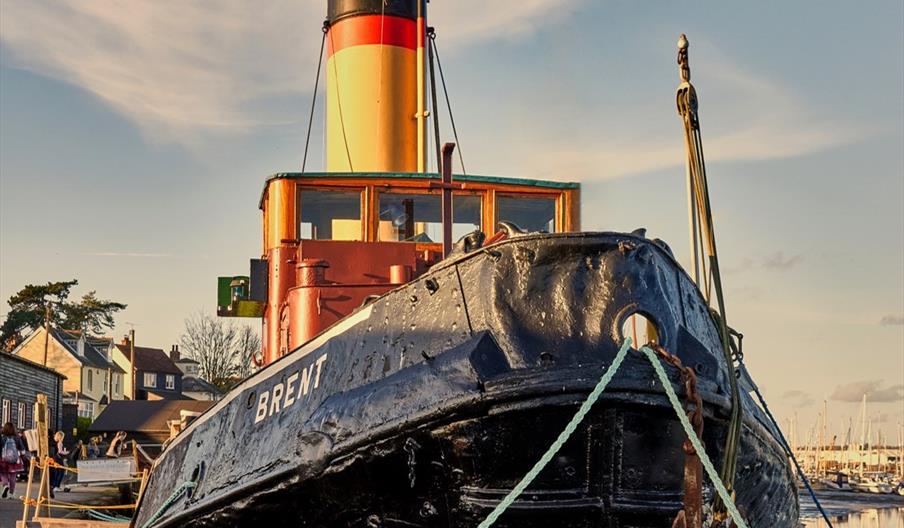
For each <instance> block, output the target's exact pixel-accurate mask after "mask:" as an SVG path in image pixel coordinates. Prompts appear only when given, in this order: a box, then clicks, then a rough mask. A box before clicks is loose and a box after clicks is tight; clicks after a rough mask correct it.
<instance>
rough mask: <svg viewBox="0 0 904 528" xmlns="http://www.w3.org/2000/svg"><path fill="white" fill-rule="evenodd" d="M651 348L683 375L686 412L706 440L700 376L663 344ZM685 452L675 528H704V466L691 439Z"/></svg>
mask: <svg viewBox="0 0 904 528" xmlns="http://www.w3.org/2000/svg"><path fill="white" fill-rule="evenodd" d="M647 346H649V347H650V348H651V349H653V350H654V351H655V352H656V354H657V355H658V356H659V357H660V358H661V359H662V360H663V361H664V362H666V363H668V364H669V365H672V366H673V367H675V368H676V369H677V370H678V372H680V373H681V381H682V383H683V384H684V393H685V395H686V397H687V401H686V402H685V404H684V409H685V411H686V412H687V418H688V420H690V422H691V425H692V426H693V427H694V432H695V433H696V435H697V438H699V439H700V440H701V441H702V440H703V399H702V398H701V397H700V393H699V392H697V373H696V372H694V369H692V368H691V367H686V366H684V365H683V364H682V363H681V359H679V358H678V356H675V355H673V354H670V353H669V352H668V350H666V349H665V347H663V346H662V345H660V344H658V343H650V344H648V345H647ZM682 449H683V450H684V508H683V509H682V510H681V511H679V512H678V514H677V515H676V516H675V520H674V521H672V528H702V526H703V465H702V463H701V462H700V455H698V454H697V450H696V449H694V445H693V443H691V441H690V439H686V440H685V441H684V443H683V444H682Z"/></svg>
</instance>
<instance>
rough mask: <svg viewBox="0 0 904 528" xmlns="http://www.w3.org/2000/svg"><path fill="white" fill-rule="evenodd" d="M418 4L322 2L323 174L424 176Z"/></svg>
mask: <svg viewBox="0 0 904 528" xmlns="http://www.w3.org/2000/svg"><path fill="white" fill-rule="evenodd" d="M424 5H425V2H424V0H329V1H328V9H327V26H328V30H327V35H326V46H327V64H326V79H327V83H326V101H327V102H326V170H327V171H329V172H419V171H423V170H424V160H425V157H424V138H425V137H426V135H425V131H426V126H425V120H426V116H425V115H424V108H425V107H424V89H423V87H424V73H423V72H424V68H423V64H424V62H423V57H424V38H425V29H424V28H425V26H424V11H425V10H424Z"/></svg>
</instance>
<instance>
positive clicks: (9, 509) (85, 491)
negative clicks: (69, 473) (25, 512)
mask: <svg viewBox="0 0 904 528" xmlns="http://www.w3.org/2000/svg"><path fill="white" fill-rule="evenodd" d="M37 493H38V484H37V483H33V484H32V485H31V496H32V497H34V496H36V495H37ZM24 494H25V482H19V483H18V484H17V485H16V496H15V498H7V499H0V528H15V526H16V521H21V520H22V495H24ZM56 499H57V500H60V501H64V502H71V503H74V504H91V505H104V504H117V503H119V490H118V489H117V488H116V487H95V486H92V487H87V486H71V487H70V491H69V493H66V492H63V491H58V492H56ZM31 512H32V515H34V513H33V512H34V509H33V508H32V509H31ZM123 514H125V515H128V514H127V513H126V512H123ZM51 517H65V518H76V519H81V518H85V516H84V514H82V513H80V512H78V511H74V510H63V509H55V510H52V511H51Z"/></svg>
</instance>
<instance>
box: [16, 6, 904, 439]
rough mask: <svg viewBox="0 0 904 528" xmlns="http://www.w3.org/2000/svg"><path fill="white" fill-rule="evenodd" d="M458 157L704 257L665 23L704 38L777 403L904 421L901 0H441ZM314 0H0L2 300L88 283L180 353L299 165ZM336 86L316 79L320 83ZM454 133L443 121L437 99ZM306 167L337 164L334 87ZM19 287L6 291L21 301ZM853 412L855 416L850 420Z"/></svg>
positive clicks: (762, 372)
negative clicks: (332, 158) (543, 182)
mask: <svg viewBox="0 0 904 528" xmlns="http://www.w3.org/2000/svg"><path fill="white" fill-rule="evenodd" d="M429 9H430V11H429V23H430V25H434V26H436V31H437V45H438V49H439V52H440V57H441V58H442V61H443V69H444V72H445V74H446V80H447V82H448V88H449V92H450V98H451V103H452V107H453V112H454V115H455V121H456V125H457V126H458V132H459V136H460V140H461V141H460V145H459V148H460V149H461V150H462V153H463V155H464V159H465V163H466V165H467V167H468V169H469V172H472V173H479V174H489V175H506V176H518V177H527V178H544V179H553V180H567V181H579V182H580V183H581V185H582V201H583V204H582V205H583V210H582V224H583V229H585V230H622V231H630V230H633V229H635V228H637V227H646V228H647V229H648V235H649V236H651V237H658V238H662V239H664V240H666V241H667V242H669V243H670V245H671V246H672V248H673V249H674V250H675V252H676V254H677V256H678V257H679V259H681V260H682V261H683V262H685V263H687V254H688V249H687V247H688V242H687V230H686V222H687V213H686V209H685V207H686V201H685V200H686V198H685V187H684V167H683V163H684V154H683V148H684V147H683V139H682V131H681V123H680V121H679V119H678V117H677V114H676V111H675V100H674V97H675V96H674V90H675V88H676V86H677V84H678V71H677V66H676V64H675V51H676V41H677V38H678V36H679V35H680V34H681V33H686V34H687V35H688V38H689V40H690V42H691V48H690V65H691V72H692V80H693V82H694V84H695V86H696V87H697V91H698V95H699V97H700V104H701V110H700V116H701V122H702V132H703V141H704V148H705V152H706V159H707V168H708V175H709V180H710V192H711V195H712V201H713V207H714V212H715V221H716V235H717V238H718V244H719V252H720V259H721V263H722V268H723V270H724V272H723V273H724V277H723V283H724V284H725V286H726V290H727V312H728V314H727V315H728V320H729V322H730V324H731V325H732V326H734V327H735V328H737V329H739V330H740V331H741V332H743V333H744V335H745V340H744V344H745V351H746V358H747V359H746V361H747V364H748V366H749V368H750V370H751V372H752V374H753V376H754V377H755V379H756V380H757V381H758V383H759V385H760V386H761V388H762V389H763V391H764V393H765V394H766V397H767V399H768V400H769V402H770V406H771V407H772V408H773V410H774V411H775V412H776V414H777V415H778V417H779V419H780V421H781V422H782V424H783V425H784V426H787V424H788V420H790V419H791V418H792V417H794V416H796V417H797V422H796V424H797V425H796V430H797V437H798V439H800V440H801V441H805V440H806V436H807V434H808V432H812V431H813V427H814V425H815V423H816V416H817V413H818V412H819V410H820V409H821V408H822V405H823V401H826V402H827V406H828V409H829V416H828V425H829V429H830V434H832V433H835V434H840V435H844V434H845V431H846V430H847V428H848V422H849V420H853V422H854V423H857V422H858V420H859V418H858V416H857V413H858V412H859V411H858V409H859V401H860V399H861V397H862V395H863V394H864V393H868V394H869V399H870V402H871V403H870V406H869V411H868V413H869V416H870V417H871V419H872V420H873V423H874V426H873V429H874V431H875V430H876V429H877V428H881V429H882V430H883V432H884V434H885V436H886V438H888V439H889V442H891V443H896V442H897V435H898V431H899V424H901V423H904V95H902V94H904V37H902V35H904V7H902V3H901V2H900V1H899V0H894V1H886V0H877V1H871V2H858V3H853V2H841V1H820V2H816V1H806V2H779V1H771V0H770V1H764V2H756V3H745V4H737V3H723V2H714V1H710V2H695V3H690V2H670V3H665V2H661V3H652V2H630V1H625V0H621V1H590V0H520V1H515V0H493V1H492V2H484V1H478V0H457V1H454V2H453V1H441V0H434V1H433V2H432V3H431V4H430V8H429ZM325 11H326V7H325V2H324V1H295V2H287V1H272V2H245V1H240V0H221V1H219V2H216V3H208V2H182V1H169V0H155V1H139V0H135V1H129V2H125V1H103V0H97V1H94V2H50V1H40V0H35V1H25V0H22V1H16V0H3V1H2V2H0V298H2V299H3V300H4V301H5V300H6V299H8V298H9V297H10V295H12V294H13V293H14V292H15V291H17V290H18V289H20V288H21V287H22V286H24V285H25V284H28V283H43V282H46V281H56V280H67V279H71V278H77V279H79V281H80V286H79V288H78V289H77V290H76V291H75V293H76V294H77V295H80V294H81V293H84V292H86V291H89V290H96V291H97V294H98V296H99V297H101V298H108V299H114V300H117V301H121V302H125V303H127V304H128V308H127V309H126V310H125V311H124V312H122V313H121V314H120V315H118V316H117V318H116V323H117V326H116V329H115V330H114V331H112V332H111V335H114V336H120V335H122V334H124V333H126V332H127V331H128V329H129V328H131V327H133V328H134V329H135V331H136V335H137V338H136V340H137V341H140V342H143V344H145V345H153V346H157V347H160V348H164V349H168V348H169V346H170V345H171V344H173V343H177V342H178V339H179V336H180V334H181V333H182V331H183V328H184V320H185V318H186V317H188V316H189V315H191V314H192V313H196V312H198V311H199V310H204V311H208V312H213V310H214V309H215V293H216V292H215V286H216V282H215V278H216V277H217V276H218V275H233V274H240V273H245V272H246V270H247V267H248V259H249V258H252V257H256V256H257V253H258V252H259V251H260V249H259V248H260V238H259V237H260V226H259V224H260V218H259V211H258V210H257V199H258V197H259V195H260V191H261V189H262V184H263V180H264V178H265V177H266V176H267V175H269V174H272V173H274V172H280V171H291V170H298V169H299V168H300V165H301V158H302V149H303V145H304V136H305V131H306V126H307V120H308V111H309V107H310V101H311V94H312V90H313V84H314V73H315V68H316V65H317V58H318V57H317V54H318V50H319V46H320V39H321V32H320V26H321V21H322V19H323V16H324V14H325ZM320 101H321V102H322V101H323V99H322V93H321V99H320ZM445 123H446V125H445V126H444V130H443V137H444V138H450V139H451V131H450V130H449V129H448V125H447V123H448V119H445ZM312 138H313V139H312V142H311V143H312V144H311V153H310V155H309V161H308V167H309V170H318V169H320V168H322V165H323V161H322V160H323V127H322V105H321V104H319V103H318V107H317V110H316V114H315V117H314V128H313V130H312ZM7 308H8V307H7V306H6V305H5V304H3V306H2V307H0V313H2V314H5V313H6V311H7ZM854 429H855V431H854V435H855V436H857V435H859V428H857V427H856V426H855V428H854Z"/></svg>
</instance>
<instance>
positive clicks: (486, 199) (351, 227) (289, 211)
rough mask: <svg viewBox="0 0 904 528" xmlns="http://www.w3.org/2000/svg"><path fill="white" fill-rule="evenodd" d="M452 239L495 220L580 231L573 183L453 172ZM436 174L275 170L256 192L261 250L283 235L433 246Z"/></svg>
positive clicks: (489, 228) (488, 229)
mask: <svg viewBox="0 0 904 528" xmlns="http://www.w3.org/2000/svg"><path fill="white" fill-rule="evenodd" d="M454 182H455V183H454V184H453V185H454V187H455V190H454V191H453V201H452V204H453V206H452V207H453V209H452V211H453V213H452V216H453V228H452V232H453V238H455V239H458V238H460V237H461V236H464V235H466V234H467V233H470V232H472V231H474V230H481V231H483V232H484V233H489V234H491V233H493V232H495V231H496V225H497V223H498V222H500V221H508V222H512V223H514V224H516V225H518V226H519V227H521V228H522V229H525V230H527V231H547V232H565V231H577V230H579V229H580V211H579V206H578V199H579V192H580V187H579V185H578V184H576V183H566V182H555V181H542V180H527V179H515V178H499V177H492V176H463V175H456V176H454ZM441 192H442V188H441V185H440V183H439V176H438V175H436V174H421V173H390V174H386V173H377V174H362V173H280V174H275V175H273V176H271V177H270V178H269V179H268V180H267V183H266V186H265V188H264V191H263V194H262V195H261V201H260V209H261V211H262V212H263V229H264V233H263V239H264V248H263V250H264V253H265V254H266V252H267V251H268V250H270V249H272V248H274V247H277V246H279V245H280V244H282V243H283V241H286V240H292V241H297V242H302V241H304V240H344V241H362V242H409V243H416V244H420V245H422V246H423V247H424V249H427V250H438V248H439V247H440V244H441V237H442V234H441V229H442V215H441V210H440V209H441V207H440V202H441Z"/></svg>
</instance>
